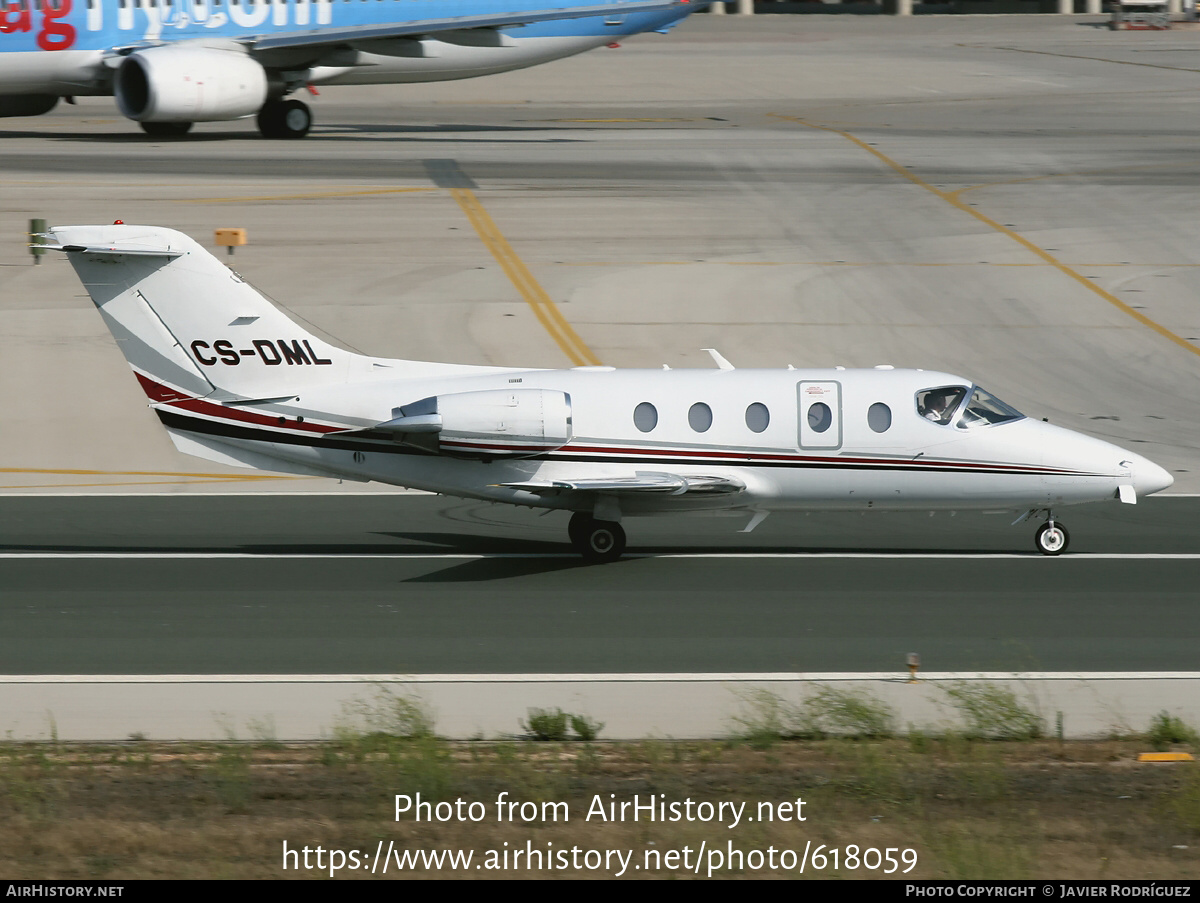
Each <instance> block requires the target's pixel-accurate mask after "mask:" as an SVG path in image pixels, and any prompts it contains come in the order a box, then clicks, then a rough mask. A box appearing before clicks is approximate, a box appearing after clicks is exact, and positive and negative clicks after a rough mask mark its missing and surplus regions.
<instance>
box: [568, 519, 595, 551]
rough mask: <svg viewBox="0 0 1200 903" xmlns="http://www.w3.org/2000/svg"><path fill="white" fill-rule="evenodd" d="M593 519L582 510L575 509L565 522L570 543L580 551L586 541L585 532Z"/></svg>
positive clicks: (593, 521)
mask: <svg viewBox="0 0 1200 903" xmlns="http://www.w3.org/2000/svg"><path fill="white" fill-rule="evenodd" d="M595 521H596V519H595V518H594V517H592V516H591V515H590V514H587V513H586V512H583V511H576V512H575V513H574V514H572V515H571V522H570V523H569V524H567V536H568V537H569V538H570V540H571V545H573V546H575V548H577V549H579V550H580V551H581V552H582V551H583V547H584V545H585V544H586V542H587V533H588V531H589V530H591V528H592V524H593V523H595Z"/></svg>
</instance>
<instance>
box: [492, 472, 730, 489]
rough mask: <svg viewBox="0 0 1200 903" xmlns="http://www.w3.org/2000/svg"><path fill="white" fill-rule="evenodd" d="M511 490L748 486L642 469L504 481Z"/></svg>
mask: <svg viewBox="0 0 1200 903" xmlns="http://www.w3.org/2000/svg"><path fill="white" fill-rule="evenodd" d="M500 485H501V486H505V487H507V488H509V489H524V490H525V491H526V492H532V493H535V494H538V495H546V494H554V493H556V492H604V493H617V494H620V493H627V492H630V493H639V494H640V493H644V492H658V493H663V494H666V495H684V494H686V493H689V492H703V493H728V492H740V491H741V490H743V489H745V488H746V486H745V484H743V483H742V482H740V481H739V480H735V479H732V478H730V477H719V476H696V475H691V474H689V475H688V476H680V475H678V474H673V473H663V472H660V471H642V470H639V471H638V472H637V473H635V474H634V475H633V476H631V477H612V478H608V479H582V480H531V481H529V482H524V483H501V484H500Z"/></svg>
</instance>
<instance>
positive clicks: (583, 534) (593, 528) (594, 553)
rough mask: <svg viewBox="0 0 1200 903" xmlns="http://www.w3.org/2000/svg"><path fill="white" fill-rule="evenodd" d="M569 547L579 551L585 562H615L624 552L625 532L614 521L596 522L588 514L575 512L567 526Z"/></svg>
mask: <svg viewBox="0 0 1200 903" xmlns="http://www.w3.org/2000/svg"><path fill="white" fill-rule="evenodd" d="M567 535H568V536H569V537H571V545H573V546H575V548H576V549H578V550H579V554H580V555H582V556H583V558H584V560H585V561H590V562H593V563H596V564H599V563H601V562H605V561H616V560H617V559H618V558H620V557H621V553H622V552H624V551H625V531H624V530H622V529H621V525H620V524H618V523H616V522H615V521H608V520H596V518H594V517H592V515H590V514H585V513H584V512H582V511H576V512H575V513H574V514H572V515H571V523H570V524H569V525H568V526H567Z"/></svg>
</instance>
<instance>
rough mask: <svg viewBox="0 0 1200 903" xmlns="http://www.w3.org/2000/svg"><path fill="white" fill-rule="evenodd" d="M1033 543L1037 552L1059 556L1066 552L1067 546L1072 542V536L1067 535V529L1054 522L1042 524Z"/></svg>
mask: <svg viewBox="0 0 1200 903" xmlns="http://www.w3.org/2000/svg"><path fill="white" fill-rule="evenodd" d="M1033 541H1034V544H1035V545H1036V546H1037V550H1038V551H1039V552H1041V553H1042V554H1043V555H1059V554H1061V553H1062V552H1064V551H1065V550H1066V548H1067V544H1068V543H1069V542H1070V541H1071V535H1070V534H1069V533H1067V528H1066V527H1064V526H1063V525H1062V524H1060V523H1058V522H1054V523H1052V524H1042V527H1041V529H1040V530H1038V531H1037V535H1036V536H1035V537H1034V540H1033Z"/></svg>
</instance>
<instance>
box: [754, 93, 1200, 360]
mask: <svg viewBox="0 0 1200 903" xmlns="http://www.w3.org/2000/svg"><path fill="white" fill-rule="evenodd" d="M770 115H771V116H772V117H773V118H775V119H783V120H786V121H788V122H795V123H797V124H798V125H802V126H805V127H806V128H810V129H817V130H818V131H822V132H831V133H833V134H835V135H840V136H841V137H843V138H845V139H846V140H847V141H849V142H851V143H852V144H855V145H857V146H858V147H860V148H862V149H863V150H865V151H866V152H867V153H869V154H871V155H872V156H873V157H875V158H877V159H878V160H880V161H881V162H882V163H884V164H885V165H886V166H887V167H888V168H890V169H892V170H893V171H894V172H896V173H897V174H899V175H901V176H903V177H904V178H906V179H908V180H909V181H910V182H912V183H913V184H914V185H919V186H920V187H921V188H924V189H925V190H926V191H928V192H929V193H930V194H932V195H934V196H935V197H937V198H940V199H941V200H943V201H945V202H946V203H947V204H949V205H950V206H952V207H954V208H956V209H958V210H961V211H962V212H963V213H966V214H968V215H970V216H973V217H974V218H975V219H977V220H979V221H980V222H981V223H983V224H984V225H986V226H988V227H989V228H991V229H994V230H995V231H997V232H999V233H1000V234H1001V235H1005V236H1007V237H1008V238H1010V239H1012V240H1013V241H1015V242H1016V243H1017V244H1019V245H1020V246H1021V247H1023V248H1025V249H1026V250H1027V251H1029V252H1030V253H1031V254H1033V255H1035V256H1036V257H1039V258H1040V259H1041V260H1043V261H1045V262H1046V263H1047V264H1049V265H1050V266H1052V267H1054V268H1055V269H1056V270H1058V271H1059V272H1060V273H1062V274H1063V275H1064V276H1067V277H1069V278H1071V279H1073V280H1074V281H1076V282H1078V283H1079V284H1080V285H1082V286H1083V287H1084V288H1086V289H1087V290H1088V291H1089V292H1091V293H1092V294H1094V295H1096V296H1098V297H1100V298H1102V299H1104V300H1105V301H1107V302H1108V303H1109V304H1111V305H1112V306H1113V307H1115V308H1116V309H1117V310H1119V311H1121V313H1123V314H1125V315H1126V316H1129V317H1132V318H1133V319H1134V320H1137V322H1139V323H1141V324H1142V325H1143V326H1145V327H1146V328H1147V329H1151V330H1153V331H1154V332H1156V333H1157V334H1158V335H1160V336H1162V337H1163V338H1164V339H1167V340H1168V341H1170V342H1173V343H1174V344H1176V345H1178V346H1179V347H1180V348H1183V349H1184V350H1186V351H1189V352H1191V353H1192V354H1195V355H1197V356H1200V348H1198V347H1197V346H1195V345H1193V344H1192V343H1191V342H1189V341H1188V340H1187V339H1185V338H1183V337H1182V336H1178V335H1176V334H1175V333H1173V332H1171V330H1169V329H1167V328H1166V327H1165V326H1163V325H1162V324H1161V323H1157V322H1155V321H1154V320H1151V319H1150V318H1149V317H1147V316H1146V315H1145V314H1143V313H1140V312H1138V311H1136V310H1134V309H1133V308H1132V307H1130V306H1129V305H1128V304H1126V303H1125V302H1123V301H1122V300H1121V299H1120V298H1118V297H1116V296H1115V295H1113V294H1112V293H1111V292H1106V291H1105V290H1104V289H1102V288H1100V286H1098V285H1096V284H1095V283H1093V282H1092V281H1091V280H1089V279H1088V278H1087V277H1086V276H1084V275H1083V274H1082V273H1079V272H1077V271H1076V270H1074V269H1072V268H1071V267H1069V266H1067V265H1066V264H1065V263H1063V262H1062V261H1060V260H1059V259H1058V258H1057V257H1055V256H1054V255H1052V254H1050V253H1049V252H1048V251H1045V250H1043V249H1042V248H1039V247H1038V246H1037V245H1035V244H1034V243H1033V242H1031V241H1030V240H1029V239H1027V238H1026V237H1025V236H1023V235H1021V234H1020V233H1018V232H1014V231H1013V230H1012V229H1010V228H1008V227H1007V226H1004V225H1001V224H1000V223H998V222H996V221H995V220H994V219H992V218H991V217H990V216H986V215H985V214H983V213H980V212H979V211H978V210H976V209H975V208H974V207H971V206H970V205H969V204H967V203H966V202H965V201H963V200H962V199H961V198H960V197H959V196H958V195H959V194H960V193H961V192H963V191H967V190H969V189H967V188H962V189H959V191H942V190H941V189H938V188H935V187H934V186H932V185H930V184H929V183H928V182H926V181H925V180H924V179H922V178H921V177H920V176H917V175H914V174H913V173H912V172H910V171H909V170H908V168H907V167H905V166H904V165H903V164H900V163H897V162H896V161H895V160H893V159H892V158H891V157H889V156H887V155H886V154H884V153H882V152H881V151H879V150H877V149H876V148H874V147H872V146H871V145H869V144H867V142H865V141H863V140H862V139H860V138H857V137H855V136H854V135H852V134H850V133H849V132H847V131H844V130H842V129H837V128H833V127H832V126H828V125H820V124H818V123H815V122H809V121H808V120H807V119H801V118H799V117H798V116H783V115H780V114H778V113H771V114H770Z"/></svg>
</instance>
